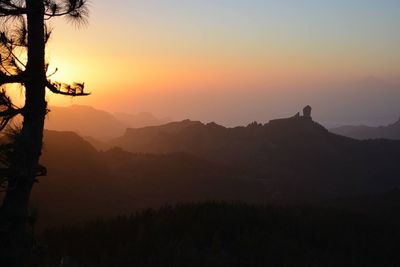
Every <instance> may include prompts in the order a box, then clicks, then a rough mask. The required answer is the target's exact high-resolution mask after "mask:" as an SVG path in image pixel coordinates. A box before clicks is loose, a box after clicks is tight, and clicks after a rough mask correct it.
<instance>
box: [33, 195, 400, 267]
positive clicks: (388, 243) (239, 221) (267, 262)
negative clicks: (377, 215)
mask: <svg viewBox="0 0 400 267" xmlns="http://www.w3.org/2000/svg"><path fill="white" fill-rule="evenodd" d="M399 241H400V232H399V231H398V230H397V229H396V228H395V227H389V226H388V225H385V224H383V223H382V222H379V221H378V220H374V219H370V218H367V217H365V216H363V215H360V214H356V213H353V212H349V211H345V210H343V209H338V208H327V207H325V208H318V207H272V206H254V205H248V204H241V203H231V204H228V203H203V204H185V205H178V206H175V207H164V208H161V209H159V210H152V209H149V210H145V211H142V212H139V213H136V214H133V215H130V216H120V217H116V218H114V219H111V220H106V221H95V222H91V223H86V224H83V225H80V226H74V227H64V228H60V229H56V230H50V231H47V232H45V233H44V234H43V235H42V237H41V238H40V242H41V243H42V244H46V246H48V248H49V250H48V252H47V255H46V256H44V257H41V259H42V260H43V259H46V260H43V261H44V262H42V263H41V265H40V266H60V262H61V261H62V262H63V264H67V263H66V262H68V264H76V265H68V266H96V267H103V266H121V267H122V266H143V267H144V266H146V267H147V266H149V267H150V266H174V267H176V266H398V265H399V263H400V255H399V254H398V242H399ZM65 266H67V265H65Z"/></svg>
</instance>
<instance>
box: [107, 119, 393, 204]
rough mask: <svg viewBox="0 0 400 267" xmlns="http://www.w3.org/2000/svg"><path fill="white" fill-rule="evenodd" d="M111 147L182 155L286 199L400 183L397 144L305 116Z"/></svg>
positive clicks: (173, 130)
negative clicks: (349, 134) (362, 137)
mask: <svg viewBox="0 0 400 267" xmlns="http://www.w3.org/2000/svg"><path fill="white" fill-rule="evenodd" d="M111 143H112V145H114V146H119V147H122V148H124V149H125V150H128V151H130V152H133V153H173V152H184V153H188V154H192V155H195V156H198V157H200V158H204V159H208V160H211V161H214V162H218V163H221V164H225V165H228V166H231V167H232V168H235V169H236V170H238V171H241V172H244V173H246V174H248V175H249V176H251V177H257V178H259V179H260V180H264V181H266V182H267V183H269V184H271V183H272V185H273V186H272V187H273V188H274V189H276V190H277V192H276V194H277V195H279V194H283V195H285V197H288V196H291V197H295V198H313V197H317V198H319V197H321V196H325V197H326V196H331V197H335V196H340V195H346V194H354V193H365V192H381V191H385V190H387V189H390V188H392V187H394V186H398V185H399V184H400V183H399V182H400V180H399V179H398V177H399V175H400V168H398V164H399V163H400V162H399V158H398V156H397V155H398V153H399V152H400V142H399V141H389V140H387V141H385V140H376V141H357V140H353V139H350V138H346V137H342V136H339V135H336V134H333V133H330V132H329V131H328V130H326V129H325V128H324V127H322V126H321V125H319V124H318V123H316V122H314V121H313V120H312V119H311V117H307V116H299V115H296V116H294V117H291V118H287V119H278V120H273V121H270V122H269V123H267V124H264V125H261V124H258V123H252V124H249V125H248V126H247V127H236V128H225V127H223V126H220V125H217V124H215V123H209V124H203V123H201V122H196V121H189V120H186V121H182V122H174V123H169V124H166V125H162V126H156V127H145V128H140V129H128V130H127V131H126V133H125V134H124V135H123V136H122V137H120V138H117V139H114V140H113V141H112V142H111ZM277 197H279V196H277Z"/></svg>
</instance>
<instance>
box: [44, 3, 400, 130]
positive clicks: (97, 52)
mask: <svg viewBox="0 0 400 267" xmlns="http://www.w3.org/2000/svg"><path fill="white" fill-rule="evenodd" d="M89 5H90V6H89V9H90V18H89V21H88V23H87V24H86V25H84V26H82V25H81V26H79V25H74V24H73V23H69V22H68V21H67V20H65V19H57V20H55V21H53V22H51V25H52V27H53V28H54V31H53V36H52V39H51V41H50V44H49V46H48V49H47V58H48V60H49V62H50V64H51V65H50V66H51V68H55V67H57V68H58V69H59V71H58V72H57V74H56V75H55V76H54V77H53V78H54V79H58V80H60V81H67V82H71V81H84V82H85V85H86V88H87V90H88V91H90V92H92V95H91V96H89V97H86V98H84V99H82V98H81V99H76V98H74V99H72V98H69V97H67V98H65V97H55V96H52V95H49V96H48V100H49V102H50V104H51V105H70V104H84V105H91V106H94V107H97V108H101V109H106V110H110V111H124V112H132V113H135V112H141V111H149V112H153V113H154V114H156V115H158V116H161V117H164V116H170V117H173V118H175V119H184V118H191V119H198V120H203V121H217V122H219V123H222V124H225V125H239V124H244V123H246V122H251V121H254V120H258V121H261V122H263V121H266V120H268V119H272V118H274V117H280V116H288V115H292V113H295V112H297V111H298V110H300V109H301V108H302V107H303V106H305V105H306V104H312V105H313V107H315V108H314V111H315V112H317V114H316V118H318V119H319V120H321V121H323V122H326V123H330V124H334V123H338V124H341V123H363V122H365V123H370V124H373V123H378V124H379V123H386V122H389V121H390V120H393V119H395V117H396V116H400V109H399V108H397V106H400V105H397V103H395V102H394V101H393V97H394V96H397V91H398V90H397V87H396V86H393V84H400V63H399V62H400V53H399V51H398V50H399V47H400V31H399V29H400V19H399V18H400V1H398V0H380V1H378V0H375V1H373V0H336V1H328V0H291V1H290V0H280V1H272V0H271V1H270V0H133V1H122V0H114V1H106V0H91V1H90V2H89ZM371 82H372V84H376V87H377V88H374V89H371V90H386V91H388V90H389V91H390V90H391V92H390V93H385V94H381V93H379V92H378V93H376V92H372V93H370V91H371V90H369V91H368V90H367V91H359V90H363V88H362V87H363V86H366V87H370V86H369V85H370V84H371ZM346 90H347V91H348V92H347V91H346ZM399 90H400V88H399ZM386 91H385V92H386ZM347 93H348V94H347ZM364 94H369V95H370V96H369V97H370V98H371V99H372V100H374V101H370V99H368V101H367V100H366V101H360V99H358V96H360V95H364ZM383 95H385V96H387V97H386V98H384V97H383ZM348 98H351V99H350V100H353V101H349V99H348ZM332 99H335V101H333V100H332ZM388 100H389V102H390V101H392V102H393V106H389V104H388V103H387V102H388ZM390 104H391V103H390ZM349 113H355V114H357V115H354V116H353V117H352V116H349ZM335 114H337V116H336V115H335ZM372 117H374V118H372Z"/></svg>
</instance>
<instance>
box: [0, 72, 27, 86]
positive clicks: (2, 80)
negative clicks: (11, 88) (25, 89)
mask: <svg viewBox="0 0 400 267" xmlns="http://www.w3.org/2000/svg"><path fill="white" fill-rule="evenodd" d="M26 81H27V79H26V75H25V73H20V74H17V75H7V74H5V73H4V72H3V71H0V86H2V85H4V84H9V83H25V82H26Z"/></svg>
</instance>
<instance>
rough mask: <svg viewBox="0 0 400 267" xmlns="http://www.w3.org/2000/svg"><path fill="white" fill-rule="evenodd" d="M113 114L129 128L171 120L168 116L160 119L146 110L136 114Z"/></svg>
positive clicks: (159, 123)
mask: <svg viewBox="0 0 400 267" xmlns="http://www.w3.org/2000/svg"><path fill="white" fill-rule="evenodd" d="M113 115H114V117H115V118H116V119H117V120H119V121H121V122H123V123H124V124H125V125H128V126H129V127H130V128H140V127H146V126H155V125H161V124H165V123H168V122H170V121H171V119H170V118H161V119H160V118H157V117H156V116H154V115H153V114H151V113H148V112H141V113H138V114H128V113H121V112H117V113H114V114H113Z"/></svg>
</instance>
